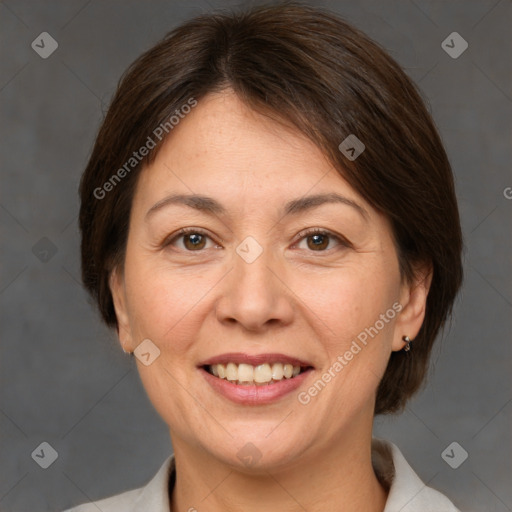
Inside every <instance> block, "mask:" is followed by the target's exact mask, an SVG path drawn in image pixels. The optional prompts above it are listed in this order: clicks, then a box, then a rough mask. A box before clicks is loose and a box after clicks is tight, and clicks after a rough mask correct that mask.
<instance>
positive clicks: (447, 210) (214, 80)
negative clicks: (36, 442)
mask: <svg viewBox="0 0 512 512" xmlns="http://www.w3.org/2000/svg"><path fill="white" fill-rule="evenodd" d="M225 90H232V91H234V92H235V93H236V95H237V96H238V98H240V100H241V101H242V102H244V103H245V104H246V105H247V106H249V107H250V108H251V109H253V110H255V111H258V112H260V113H262V114H265V115H267V116H271V117H272V118H273V119H275V120H276V121H279V122H284V123H286V124H288V125H291V126H293V127H295V128H296V129H298V130H299V131H300V132H301V133H303V134H305V135H306V136H307V137H308V138H309V139H310V140H311V141H313V142H314V143H315V144H316V145H317V146H318V147H319V148H320V149H321V150H322V152H323V153H324V154H325V156H326V157H327V158H328V159H329V161H330V162H331V163H332V165H333V166H334V167H335V168H336V169H337V171H338V172H339V173H340V175H341V176H342V177H343V178H344V179H345V180H346V181H347V182H348V183H349V184H350V186H352V187H353V189H354V190H355V191H356V192H357V193H358V194H360V195H361V196H362V197H363V198H364V199H365V200H366V201H368V202H369V203H370V204H371V205H372V206H373V207H374V208H375V209H376V210H377V211H379V212H381V213H383V214H384V215H385V216H386V217H387V218H388V219H389V220H390V223H391V226H392V234H393V238H394V242H395V246H396V250H397V255H398V261H399V266H400V272H401V276H402V279H405V280H407V281H408V282H410V281H411V279H412V277H414V272H415V270H414V269H415V265H416V264H425V263H427V264H428V265H429V266H430V268H432V270H433V275H432V282H431V286H430V291H429V294H428V298H427V304H426V312H425V319H424V322H423V324H422V326H421V329H420V331H419V333H418V335H417V337H416V339H415V340H414V344H413V350H412V351H411V352H410V353H407V352H404V351H395V352H393V353H392V354H391V356H390V359H389V361H388V365H387V368H386V370H385V373H384V376H383V378H382V380H381V382H380V384H379V387H378V390H377V396H376V403H375V413H376V414H382V413H390V412H395V411H398V410H400V409H403V407H404V406H405V403H406V401H407V399H408V398H410V397H411V396H412V395H413V394H414V393H415V392H416V391H417V390H418V389H420V387H421V385H422V383H423V382H424V380H425V376H426V373H427V370H428V362H429V357H430V353H431V349H432V346H433V343H434V340H435V338H436V336H437V335H438V333H439V331H440V329H441V328H442V327H443V326H444V324H445V322H446V320H447V318H448V317H449V315H450V314H451V311H452V307H453V302H454V300H455V297H456V294H457V292H458V290H459V288H460V286H461V282H462V274H463V271H462V262H461V254H462V233H461V227H460V219H459V212H458V208H457V201H456V196H455V190H454V189H455V187H454V181H453V175H452V171H451V167H450V163H449V161H448V158H447V155H446V152H445V150H444V148H443V144H442V142H441V139H440V137H439V134H438V132H437V130H436V127H435V125H434V122H433V120H432V118H431V116H430V114H429V112H428V110H427V108H426V106H425V104H424V102H423V100H422V98H421V95H420V94H419V92H418V90H417V88H416V86H415V85H414V83H413V82H412V81H411V80H410V79H409V78H408V77H407V75H406V74H405V73H404V71H403V70H402V69H401V68H400V66H399V65H398V64H397V63H396V62H395V61H394V60H393V59H392V58H391V57H390V56H389V55H388V54H387V53H386V52H385V51H384V50H383V49H382V48H381V47H380V46H379V45H378V44H377V43H375V42H374V41H372V40H371V39H369V38H368V37H367V36H366V35H365V34H363V33H362V32H360V31H359V30H358V29H356V28H354V27H353V26H351V25H350V24H348V23H347V22H345V21H344V20H343V19H341V18H340V17H338V16H337V15H335V14H333V13H331V12H329V11H325V10H322V9H319V8H316V7H310V6H307V5H302V4H298V3H295V2H291V3H284V4H278V5H270V4H268V5H263V6H259V7H255V8H252V9H249V10H243V11H240V12H232V11H229V12H226V11H215V12H212V13H209V14H204V15H200V16H198V17H195V18H193V19H190V20H188V21H186V22H185V23H183V24H181V25H180V26H178V27H177V28H175V29H174V30H172V31H171V32H169V33H168V34H167V35H166V36H165V37H164V38H163V39H162V40H161V41H160V42H158V43H157V44H156V45H155V46H153V47H152V48H151V49H150V50H149V51H147V52H145V53H144V54H143V55H141V56H140V57H139V58H138V59H137V60H136V61H135V62H134V63H133V64H132V65H131V66H130V67H129V68H128V70H127V71H126V73H125V74H124V75H123V77H122V78H121V80H120V83H119V85H118V88H117V91H116V93H115V95H114V98H113V100H112V102H111V104H110V107H109V109H108V112H107V114H106V116H105V119H104V120H103V123H102V125H101V127H100V130H99V133H98V135H97V138H96V141H95V145H94V148H93V151H92V154H91V156H90V160H89V162H88V164H87V167H86V169H85V171H84V174H83V176H82V180H81V184H80V198H81V207H80V218H79V222H80V229H81V236H82V242H81V258H82V280H83V283H84V285H85V287H86V289H87V290H88V291H89V293H90V294H91V295H92V297H93V299H94V300H95V302H96V303H97V305H98V307H99V311H100V313H101V315H102V318H103V320H104V321H105V322H106V324H107V325H109V326H112V327H117V320H116V314H115V310H114V305H113V299H112V295H111V292H110V288H109V277H110V274H111V272H112V270H113V269H114V268H115V267H116V266H120V267H121V268H122V264H123V261H124V255H125V251H126V241H127V237H128V228H129V218H130V211H131V205H132V199H133V195H134V191H135V187H136V183H137V177H138V176H139V174H140V172H141V170H142V169H143V168H144V167H145V166H146V165H148V164H150V163H151V162H153V161H154V158H155V157H156V155H157V153H158V150H159V149H160V147H161V145H162V142H163V141H164V140H165V139H166V137H168V136H172V130H171V128H172V127H171V125H170V119H171V117H172V116H173V115H176V114H178V113H179V112H181V110H180V109H181V108H182V106H183V105H186V104H187V103H189V104H190V103H191V99H192V100H193V101H200V100H201V98H203V97H204V96H206V95H207V94H209V93H214V92H222V91H225ZM158 127H167V129H166V130H165V132H166V133H165V136H161V137H160V138H159V137H157V136H156V135H155V130H156V129H157V128H158ZM160 132H162V130H161V129H160V131H159V132H156V133H158V134H160ZM162 134H163V132H162ZM349 135H355V136H356V137H357V138H358V139H359V140H360V141H362V142H363V144H364V145H365V150H364V152H363V153H361V154H360V155H359V156H358V157H357V158H356V159H354V158H350V156H351V155H349V154H348V153H346V152H343V151H341V150H340V149H339V146H340V143H341V142H342V141H344V140H345V139H346V138H347V137H348V136H349ZM150 139H151V141H152V142H153V145H154V146H155V147H154V148H153V149H152V150H150V151H149V152H146V154H145V156H143V157H141V155H140V154H138V155H137V159H135V160H134V158H135V157H134V152H137V150H139V148H142V147H144V146H146V147H147V146H148V145H149V140H150ZM352 153H353V152H352ZM139 159H140V161H139ZM127 162H130V164H129V165H127ZM132 164H133V165H132Z"/></svg>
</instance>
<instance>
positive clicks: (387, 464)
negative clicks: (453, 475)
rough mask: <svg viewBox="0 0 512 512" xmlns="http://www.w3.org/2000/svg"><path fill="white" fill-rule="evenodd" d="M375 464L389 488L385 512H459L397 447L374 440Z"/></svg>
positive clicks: (373, 455)
mask: <svg viewBox="0 0 512 512" xmlns="http://www.w3.org/2000/svg"><path fill="white" fill-rule="evenodd" d="M372 462H373V466H374V470H375V473H376V474H377V476H378V477H379V480H381V481H382V482H383V484H384V485H386V487H388V488H389V494H388V500H387V502H386V508H385V509H384V512H460V510H459V509H458V508H457V507H455V505H454V504H453V503H452V502H451V501H450V500H449V499H448V498H447V497H446V496H445V495H444V494H442V493H440V492H439V491H436V490H435V489H432V488H431V487H428V486H427V485H426V484H425V483H423V481H422V480H421V479H420V477H419V476H418V475H417V474H416V473H415V471H414V470H413V469H412V467H411V466H410V465H409V463H408V462H407V461H406V460H405V458H404V456H403V455H402V452H401V451H400V450H399V448H398V447H397V446H396V445H395V444H393V443H391V442H389V441H385V440H383V439H377V438H373V440H372Z"/></svg>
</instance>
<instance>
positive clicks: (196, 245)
mask: <svg viewBox="0 0 512 512" xmlns="http://www.w3.org/2000/svg"><path fill="white" fill-rule="evenodd" d="M164 246H172V247H174V248H176V249H178V250H180V251H184V252H200V251H202V250H203V249H204V250H207V249H211V248H212V247H218V246H217V245H216V244H214V242H213V240H212V239H211V238H210V236H209V235H207V234H206V233H203V232H202V231H200V230H198V229H190V228H183V229H181V230H180V231H179V232H178V233H177V234H176V235H175V236H174V237H173V238H171V239H170V240H169V241H168V242H165V243H164Z"/></svg>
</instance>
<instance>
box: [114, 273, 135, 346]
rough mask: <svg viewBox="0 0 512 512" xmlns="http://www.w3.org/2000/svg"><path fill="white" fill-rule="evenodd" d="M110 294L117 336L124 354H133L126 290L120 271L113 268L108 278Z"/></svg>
mask: <svg viewBox="0 0 512 512" xmlns="http://www.w3.org/2000/svg"><path fill="white" fill-rule="evenodd" d="M109 287H110V293H111V294H112V300H113V302H114V309H115V311H116V318H117V336H118V338H119V342H120V343H121V346H122V347H123V350H124V351H125V352H133V350H134V348H133V347H132V345H133V337H132V331H131V327H130V319H129V315H128V309H127V301H126V288H125V285H124V277H123V272H122V270H120V269H119V267H115V268H114V270H112V272H111V274H110V278H109Z"/></svg>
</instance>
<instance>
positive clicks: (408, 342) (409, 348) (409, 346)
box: [402, 336, 412, 352]
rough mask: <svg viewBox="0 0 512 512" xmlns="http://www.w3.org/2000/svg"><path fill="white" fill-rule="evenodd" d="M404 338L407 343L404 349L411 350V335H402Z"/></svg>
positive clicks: (405, 350)
mask: <svg viewBox="0 0 512 512" xmlns="http://www.w3.org/2000/svg"><path fill="white" fill-rule="evenodd" d="M402 339H403V340H404V341H405V343H407V345H405V347H404V349H403V350H404V352H409V350H411V341H412V340H411V338H409V336H402Z"/></svg>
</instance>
